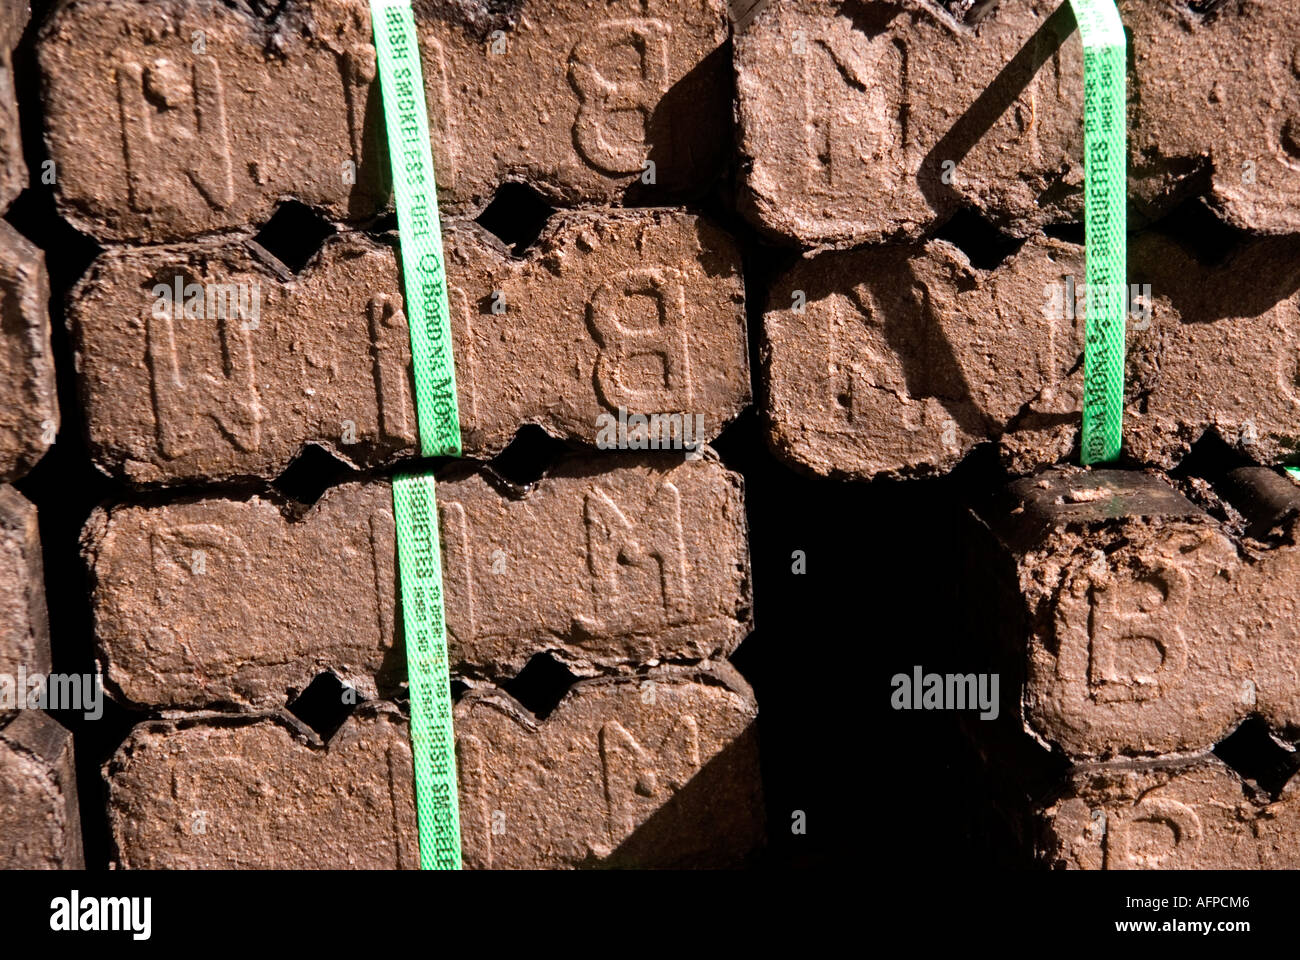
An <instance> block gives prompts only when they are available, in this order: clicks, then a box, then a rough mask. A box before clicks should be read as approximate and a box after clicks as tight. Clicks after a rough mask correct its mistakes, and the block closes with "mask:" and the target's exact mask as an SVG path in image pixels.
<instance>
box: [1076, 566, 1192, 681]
mask: <svg viewBox="0 0 1300 960" xmlns="http://www.w3.org/2000/svg"><path fill="white" fill-rule="evenodd" d="M1186 592H1187V577H1186V575H1185V574H1184V573H1183V572H1182V571H1181V570H1178V569H1176V568H1174V567H1171V566H1161V567H1159V568H1158V569H1156V570H1155V571H1153V572H1151V573H1150V574H1148V575H1147V576H1145V577H1142V578H1139V579H1137V580H1131V581H1127V582H1121V583H1113V584H1107V585H1105V586H1101V585H1098V584H1094V585H1093V587H1092V590H1091V593H1092V614H1091V616H1090V618H1089V621H1090V622H1089V652H1088V688H1089V692H1090V693H1091V695H1092V698H1093V699H1094V700H1097V701H1099V702H1102V703H1115V702H1119V701H1141V700H1155V699H1158V698H1159V697H1160V696H1161V695H1162V693H1163V692H1164V690H1165V689H1167V688H1168V687H1170V686H1172V685H1173V684H1174V683H1177V682H1178V680H1179V678H1180V677H1181V675H1182V672H1183V668H1184V667H1185V665H1186V660H1187V647H1186V643H1185V642H1184V640H1183V634H1182V631H1181V630H1180V629H1179V627H1178V624H1177V617H1178V613H1179V612H1180V611H1181V610H1182V608H1183V606H1184V604H1185V600H1186Z"/></svg>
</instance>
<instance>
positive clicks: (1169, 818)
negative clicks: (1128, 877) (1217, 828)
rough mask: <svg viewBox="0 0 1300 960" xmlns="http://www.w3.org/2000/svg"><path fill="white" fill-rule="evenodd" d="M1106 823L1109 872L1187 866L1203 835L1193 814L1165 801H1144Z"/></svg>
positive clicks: (1184, 808) (1167, 800) (1183, 804)
mask: <svg viewBox="0 0 1300 960" xmlns="http://www.w3.org/2000/svg"><path fill="white" fill-rule="evenodd" d="M1109 819H1110V826H1109V834H1108V836H1107V841H1106V867H1107V869H1109V870H1126V869H1127V870H1133V869H1138V870H1154V869H1157V868H1160V867H1166V868H1167V867H1170V866H1174V864H1173V863H1171V862H1170V861H1171V860H1177V861H1182V862H1187V861H1188V860H1189V858H1190V857H1191V856H1192V855H1193V854H1195V853H1196V848H1197V847H1199V846H1200V843H1201V837H1202V835H1203V830H1202V828H1201V818H1200V817H1198V816H1197V815H1196V811H1195V810H1193V809H1192V808H1191V807H1189V806H1188V805H1187V804H1185V803H1181V802H1179V801H1177V800H1171V799H1169V798H1167V797H1144V798H1143V799H1141V800H1140V801H1138V802H1137V803H1136V804H1135V805H1134V806H1133V808H1132V809H1131V810H1125V811H1122V812H1117V813H1115V814H1113V815H1112V816H1111V817H1110V818H1109Z"/></svg>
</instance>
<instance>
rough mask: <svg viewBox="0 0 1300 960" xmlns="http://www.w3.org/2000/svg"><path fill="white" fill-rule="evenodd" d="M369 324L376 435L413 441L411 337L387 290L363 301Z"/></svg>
mask: <svg viewBox="0 0 1300 960" xmlns="http://www.w3.org/2000/svg"><path fill="white" fill-rule="evenodd" d="M366 316H367V319H368V320H369V324H370V355H371V360H372V362H373V364H374V377H375V386H376V394H377V399H378V400H379V435H380V436H381V437H383V438H384V439H386V440H391V441H396V442H397V443H400V444H402V445H403V446H412V445H414V444H415V440H416V437H415V430H414V428H413V425H412V423H411V420H412V417H411V408H412V407H413V406H414V403H413V401H412V400H411V396H412V387H411V383H410V380H411V338H410V334H409V333H408V331H407V327H406V317H405V316H404V315H403V313H402V311H401V309H400V308H399V307H398V306H397V305H396V304H395V303H394V302H393V299H392V298H391V297H389V296H388V295H387V294H383V293H381V294H378V295H376V296H374V297H371V298H370V302H369V303H367V304H366Z"/></svg>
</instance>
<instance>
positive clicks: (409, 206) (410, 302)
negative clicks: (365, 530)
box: [370, 0, 460, 457]
mask: <svg viewBox="0 0 1300 960" xmlns="http://www.w3.org/2000/svg"><path fill="white" fill-rule="evenodd" d="M370 19H371V21H372V22H373V23H374V27H375V50H376V52H377V53H378V65H379V88H380V93H381V94H382V96H383V102H384V123H385V126H386V127H387V129H388V153H389V157H390V158H391V160H392V167H393V197H394V200H395V202H396V206H397V233H398V237H399V240H400V247H401V254H402V276H403V288H404V292H405V293H406V323H407V326H408V327H409V328H410V331H411V362H412V365H413V366H414V368H415V412H416V417H417V420H418V422H419V425H420V455H421V456H425V457H459V456H460V410H459V407H458V406H457V403H456V364H455V362H454V361H453V360H452V353H451V311H450V309H449V308H448V306H447V271H446V264H445V263H444V261H443V254H442V226H441V225H440V224H439V222H438V186H437V182H436V180H435V178H434V170H433V151H432V150H431V149H430V147H429V114H428V111H427V109H426V108H425V103H424V72H423V71H422V70H421V68H420V45H419V38H418V36H417V34H416V32H415V15H414V14H413V13H412V12H411V3H410V0H370Z"/></svg>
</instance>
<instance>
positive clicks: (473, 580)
mask: <svg viewBox="0 0 1300 960" xmlns="http://www.w3.org/2000/svg"><path fill="white" fill-rule="evenodd" d="M655 6H656V7H657V9H656V10H655V11H654V12H653V13H652V14H646V13H645V12H644V11H643V10H642V5H641V4H639V3H625V4H611V5H608V8H606V7H605V6H602V7H601V8H600V9H596V8H594V7H593V6H592V5H591V4H588V3H585V2H580V0H560V2H554V3H547V4H544V5H543V4H538V5H533V4H527V5H524V8H523V10H522V12H520V11H515V13H514V14H507V13H500V14H494V13H490V12H489V9H488V8H487V7H483V6H480V5H476V4H465V5H459V6H457V5H443V6H438V7H428V8H426V7H423V6H421V5H420V4H417V5H416V10H417V20H418V27H419V32H420V48H421V53H422V59H423V63H424V80H425V93H426V97H427V100H428V105H429V113H430V121H431V127H432V131H433V132H432V146H433V154H434V159H435V165H436V167H437V172H438V185H439V200H440V204H441V211H442V217H443V231H444V245H445V250H446V259H447V264H448V268H447V271H448V285H449V290H450V305H451V324H452V328H453V340H454V356H455V362H456V377H457V383H458V393H459V404H460V415H461V433H462V436H463V441H464V449H465V455H466V457H467V458H471V459H469V460H467V461H465V462H457V463H452V464H449V465H447V466H445V467H443V468H442V469H441V470H440V472H439V474H438V501H439V509H440V517H439V520H440V532H441V537H442V548H443V564H444V580H445V590H446V604H447V610H446V616H447V623H448V629H449V645H450V661H451V672H452V677H453V681H455V684H454V685H458V689H459V690H460V693H459V695H458V699H457V703H456V705H455V714H454V716H455V730H456V738H457V760H458V765H459V774H460V785H461V787H460V810H461V817H462V835H463V849H464V859H465V862H466V865H467V866H472V867H493V868H503V867H577V866H730V865H738V864H741V863H744V862H746V860H747V859H749V858H750V857H751V856H752V855H753V854H754V852H755V851H756V850H758V849H759V848H760V847H761V846H762V844H763V838H764V814H763V807H762V793H761V786H760V780H759V771H758V753H757V740H756V725H755V719H756V713H757V707H756V703H755V700H754V697H753V694H752V692H751V691H750V689H749V687H748V686H747V684H746V683H745V682H744V680H743V679H742V678H741V677H740V675H739V674H738V673H737V672H736V671H735V670H734V669H732V668H731V667H730V666H729V664H728V663H727V659H726V658H727V657H728V655H729V654H730V653H731V652H732V651H733V650H734V649H735V648H736V646H737V645H738V644H739V643H740V642H741V640H743V639H744V638H745V636H746V635H747V634H748V632H749V630H750V627H751V612H750V610H751V604H750V577H749V555H748V544H747V531H746V518H745V507H744V496H743V487H742V483H741V479H740V477H739V475H737V474H735V473H732V472H730V471H728V470H727V469H725V468H724V467H723V466H722V464H721V463H720V461H719V460H718V458H717V456H716V455H715V454H714V453H713V452H712V451H711V450H710V449H709V448H708V447H707V446H700V447H698V448H697V449H694V450H687V449H678V450H676V451H670V452H660V453H656V454H636V453H606V452H597V451H594V450H592V449H591V448H592V447H593V446H594V445H596V443H597V441H598V439H599V436H598V431H599V429H600V427H601V423H602V415H609V416H610V417H615V418H616V417H617V416H618V413H619V410H620V408H623V409H624V410H625V411H630V414H651V413H663V414H670V413H672V414H681V415H684V417H685V418H686V419H687V420H688V422H689V423H690V424H691V425H695V424H699V423H702V424H703V425H704V430H705V435H704V436H700V437H695V438H694V439H696V440H702V441H707V440H709V439H711V438H713V437H716V436H717V434H718V432H719V431H721V430H722V428H723V427H724V426H726V425H727V424H728V423H729V422H730V421H731V420H732V419H733V418H734V417H735V416H736V415H737V414H738V413H739V412H740V411H741V410H742V409H743V408H744V407H745V406H747V405H748V403H749V399H750V385H749V365H748V348H747V337H746V327H745V312H744V290H743V285H742V282H741V277H740V261H739V255H738V252H737V250H736V248H735V245H734V243H733V241H732V240H731V239H730V237H728V236H727V235H726V234H725V233H723V232H722V231H721V230H719V229H717V228H716V227H714V226H712V225H710V224H709V223H708V222H707V221H705V220H702V219H701V218H699V217H697V216H695V215H693V214H690V213H687V212H685V210H684V209H683V208H680V207H673V206H665V204H671V203H679V202H681V201H682V200H683V199H685V198H689V197H692V196H696V195H698V194H699V193H700V192H701V191H702V190H703V189H704V188H706V187H707V186H708V185H709V184H710V183H711V182H712V181H713V180H714V179H715V178H716V176H717V175H718V173H719V170H720V167H721V165H722V164H723V162H724V161H725V156H726V151H727V148H728V147H729V139H728V126H727V123H726V119H727V115H728V108H729V96H728V89H729V87H728V82H727V73H726V63H725V60H724V59H720V58H722V57H725V53H724V51H725V49H726V48H725V44H726V41H727V37H728V29H729V27H728V19H727V12H726V9H725V6H724V5H723V3H722V2H721V0H712V2H703V3H701V2H691V3H686V2H664V3H661V4H656V5H655ZM616 7H619V8H625V9H615V8H616ZM37 53H38V57H39V62H40V65H41V70H42V76H43V83H44V87H43V91H44V109H45V123H46V146H47V148H48V150H49V155H50V157H51V159H52V160H53V161H54V162H55V163H56V164H57V167H58V169H59V171H60V173H59V178H58V185H57V198H58V203H59V209H60V212H61V213H62V214H63V215H64V216H65V217H66V218H67V219H68V220H69V221H70V222H71V223H72V224H74V225H75V226H76V227H78V228H79V229H81V230H83V231H85V232H87V233H89V234H91V235H93V236H95V237H96V238H97V239H99V240H100V241H101V242H102V243H103V244H104V249H103V252H102V253H101V255H100V256H99V257H98V258H97V259H96V261H95V262H94V263H93V264H92V265H91V266H90V268H89V270H88V271H87V272H86V274H85V275H84V277H83V278H82V279H81V281H80V282H79V283H78V284H77V286H76V287H75V289H74V290H73V291H72V293H71V297H70V302H69V306H68V317H69V328H70V331H71V334H72V338H73V346H74V350H75V357H76V374H77V377H78V384H77V386H78V390H79V395H80V397H81V401H82V403H83V405H84V411H85V416H86V420H87V428H88V433H89V443H90V450H91V456H92V458H93V460H94V462H95V464H96V465H97V466H98V467H99V468H100V469H101V470H103V471H104V472H106V473H107V474H109V475H111V476H112V477H114V478H117V479H119V480H120V481H122V482H124V483H125V484H128V485H130V487H132V488H134V489H137V490H139V491H145V492H147V493H148V495H147V496H137V497H133V498H131V501H130V502H127V503H122V504H119V505H116V506H109V507H106V508H103V509H100V510H98V511H96V512H95V513H94V514H93V515H92V517H91V518H90V521H89V523H88V524H87V526H86V529H85V531H84V534H83V546H84V554H85V558H86V561H87V563H88V566H89V569H90V572H91V578H92V589H93V596H92V604H93V611H94V618H95V641H96V644H97V650H98V655H99V659H100V663H101V665H102V667H103V670H104V673H105V678H106V685H107V687H108V689H109V690H110V692H111V694H112V696H113V697H114V698H115V699H116V700H118V701H119V702H120V703H122V704H124V705H126V706H128V707H130V708H133V709H139V710H143V711H148V713H149V719H145V720H143V721H142V722H141V723H140V724H139V725H138V726H137V727H136V728H135V730H134V731H133V732H132V733H131V734H130V736H129V737H128V738H127V739H126V741H125V742H124V743H123V744H122V745H121V747H120V748H119V749H118V751H117V753H116V755H115V756H114V757H113V758H112V759H111V760H110V761H109V762H108V763H107V764H106V766H105V769H104V775H105V777H106V780H107V784H108V798H109V799H108V804H109V806H108V816H109V819H110V824H111V831H112V842H113V845H114V851H115V853H114V856H115V860H116V862H117V863H118V865H120V866H122V867H150V868H162V867H344V866H351V867H398V866H402V867H410V866H415V865H416V864H417V862H418V848H417V839H416V836H417V834H416V822H415V806H414V802H413V784H412V771H411V752H410V746H409V733H408V717H407V714H406V707H405V705H404V703H403V699H404V684H405V680H406V664H405V657H404V651H403V645H402V641H401V637H402V618H401V606H400V600H399V596H398V586H397V584H398V581H397V573H396V567H395V564H396V562H397V561H396V548H395V538H394V520H393V510H392V502H391V499H392V497H391V488H390V486H389V484H388V482H387V481H385V480H384V479H381V478H380V476H379V474H378V472H379V471H384V470H388V469H389V468H391V467H392V465H394V464H395V463H396V462H398V461H399V460H403V459H409V458H412V457H414V456H415V455H416V454H417V426H416V416H415V408H414V403H413V398H412V390H413V384H412V377H411V370H410V345H409V336H408V331H407V320H406V317H405V314H404V311H403V294H402V285H401V282H400V275H399V261H398V249H397V239H396V236H395V234H393V233H392V232H387V233H385V232H383V231H384V229H385V213H386V211H387V210H388V209H389V206H388V205H389V188H388V184H389V181H390V174H389V169H388V166H389V160H388V156H387V152H386V146H385V139H384V135H383V130H384V125H383V117H382V113H381V106H380V98H379V91H378V80H377V78H376V69H375V53H374V46H373V41H372V32H371V23H370V15H369V8H368V4H367V3H366V0H289V2H287V3H284V4H276V5H274V10H273V11H270V12H265V13H263V12H262V8H261V7H260V6H259V5H257V4H252V5H245V4H230V3H224V2H220V0H159V2H156V3H151V4H147V5H146V4H141V3H138V2H134V0H91V2H85V0H78V2H73V3H63V4H60V5H58V6H57V7H56V8H55V9H54V10H53V12H52V13H51V15H50V17H49V19H48V20H47V21H46V22H45V23H44V25H43V26H42V28H41V31H40V35H39V39H38V49H37ZM494 198H495V199H494ZM547 204H554V205H556V206H558V207H561V208H563V209H561V210H559V211H558V212H554V214H553V215H552V216H550V218H549V219H548V220H546V222H545V223H544V225H543V224H542V223H541V221H542V220H544V219H545V217H546V214H547V213H550V211H549V210H548V208H547ZM652 205H654V206H652ZM539 211H540V213H539ZM476 216H477V217H478V218H479V219H478V221H477V222H476V221H475V220H474V219H472V218H474V217H476ZM387 222H388V224H390V225H391V222H392V221H391V220H388V221H387ZM488 227H494V228H495V229H496V230H497V235H494V234H493V233H492V232H490V231H489V229H488ZM539 230H540V235H538V232H539ZM530 233H531V235H530ZM502 235H504V236H505V237H506V239H507V240H509V241H510V242H512V243H513V244H514V249H513V250H511V249H510V248H509V247H508V246H507V244H506V243H505V242H503V240H502V239H501V236H502ZM682 419H683V418H682V417H679V418H678V421H677V422H678V424H680V423H681V421H682ZM525 425H534V426H533V429H534V430H535V429H536V428H538V427H540V428H541V430H542V431H545V433H546V434H549V435H550V437H552V438H556V439H555V440H553V441H552V442H553V444H554V445H559V443H560V442H561V441H563V442H565V443H567V444H569V445H570V446H572V447H575V448H586V449H585V450H584V449H575V450H573V451H572V452H569V453H566V454H565V455H563V456H561V457H559V458H558V459H557V460H555V462H553V463H550V464H549V467H548V468H547V469H546V470H545V473H544V475H542V476H541V477H540V479H537V478H536V477H535V476H531V477H529V478H528V480H530V481H535V482H529V483H527V484H516V483H512V482H511V481H510V479H509V477H510V476H512V475H513V474H511V471H509V470H507V469H506V468H505V466H504V461H497V464H498V466H499V467H500V469H497V468H496V467H494V466H492V465H489V464H486V463H485V462H483V461H487V460H488V459H489V458H492V457H494V456H496V455H498V454H500V453H501V452H502V451H503V450H505V449H506V447H507V446H508V445H510V444H511V441H512V438H514V437H515V435H516V432H517V431H518V430H519V429H520V428H521V427H523V426H525ZM679 432H680V430H679ZM523 447H524V452H523V454H520V453H519V451H518V448H513V447H512V450H513V451H514V453H513V455H512V454H510V453H508V454H507V459H510V458H512V457H513V461H519V460H521V459H525V460H526V459H527V456H526V455H527V448H528V444H527V443H524V444H523ZM635 448H636V447H635V446H634V449H635ZM548 449H549V446H548ZM325 454H328V455H329V456H325ZM330 457H333V458H334V461H341V464H343V465H346V466H348V467H351V468H355V470H357V471H362V472H363V473H362V475H361V476H355V475H354V477H353V478H352V479H350V480H349V482H345V483H342V484H339V485H335V486H330V485H329V484H330V482H331V480H332V479H337V478H338V477H339V475H340V474H342V473H346V471H345V470H343V469H342V468H341V466H340V464H339V463H337V462H335V463H333V465H332V466H331V465H330V464H331V461H330ZM527 466H528V465H526V467H527ZM277 478H278V479H277ZM272 480H276V482H277V487H275V488H273V487H270V486H269V485H268V483H269V481H272ZM218 484H219V485H221V487H220V489H206V490H205V489H203V487H204V486H205V485H207V486H211V485H218ZM322 490H323V492H322ZM285 491H288V493H289V494H294V495H295V496H290V495H287V494H286V492H285ZM317 494H319V498H318V499H316V495H317ZM304 501H305V502H304ZM308 504H310V505H308Z"/></svg>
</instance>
